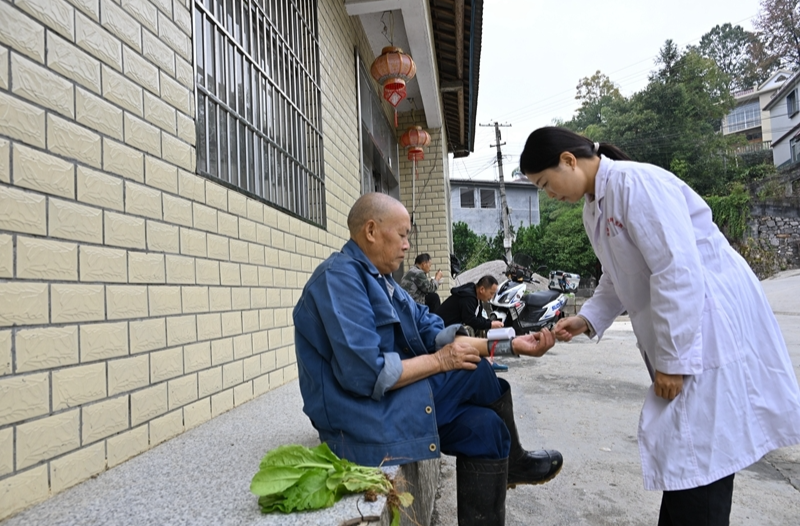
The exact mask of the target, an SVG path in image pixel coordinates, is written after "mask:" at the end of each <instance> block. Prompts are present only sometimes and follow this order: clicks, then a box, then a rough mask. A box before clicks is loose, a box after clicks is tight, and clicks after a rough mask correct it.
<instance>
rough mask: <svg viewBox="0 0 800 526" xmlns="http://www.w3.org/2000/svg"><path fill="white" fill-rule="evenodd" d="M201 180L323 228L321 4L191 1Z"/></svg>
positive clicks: (310, 0) (263, 0)
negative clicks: (214, 180) (215, 181)
mask: <svg viewBox="0 0 800 526" xmlns="http://www.w3.org/2000/svg"><path fill="white" fill-rule="evenodd" d="M194 23H195V39H194V41H195V58H196V63H197V67H196V84H197V171H198V173H200V174H201V175H205V176H208V177H214V178H217V179H219V180H221V181H223V182H224V183H227V184H229V185H232V186H234V187H237V188H239V189H241V190H243V191H244V192H246V193H248V194H251V195H254V196H257V197H259V198H261V199H264V200H266V201H267V202H268V203H270V204H272V205H274V206H276V207H278V208H281V209H283V210H285V211H287V212H290V213H292V214H295V215H297V216H300V217H302V218H305V219H308V220H309V221H311V222H313V223H316V224H318V225H321V226H324V225H325V181H324V177H323V164H322V129H321V124H322V116H321V110H320V101H321V93H320V84H319V36H318V20H317V0H195V17H194Z"/></svg>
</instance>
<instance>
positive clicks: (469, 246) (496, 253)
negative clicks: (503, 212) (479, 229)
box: [453, 221, 505, 272]
mask: <svg viewBox="0 0 800 526" xmlns="http://www.w3.org/2000/svg"><path fill="white" fill-rule="evenodd" d="M453 253H454V254H455V255H456V257H457V258H458V259H459V261H460V262H461V271H462V272H463V271H465V270H469V269H471V268H475V267H477V266H478V265H480V264H482V263H486V262H487V261H494V260H496V259H502V257H503V254H504V253H505V250H503V233H502V232H499V233H498V234H497V235H496V236H494V237H493V238H491V239H489V238H488V237H487V236H485V235H480V236H479V235H478V234H476V233H475V232H473V231H472V230H471V229H470V228H469V225H467V224H466V223H464V222H463V221H456V222H455V223H453Z"/></svg>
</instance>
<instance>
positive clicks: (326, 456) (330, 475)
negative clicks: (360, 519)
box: [250, 444, 414, 526]
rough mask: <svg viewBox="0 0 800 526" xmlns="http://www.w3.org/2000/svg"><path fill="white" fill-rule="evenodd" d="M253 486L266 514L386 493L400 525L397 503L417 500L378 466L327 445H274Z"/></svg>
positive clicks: (317, 507)
mask: <svg viewBox="0 0 800 526" xmlns="http://www.w3.org/2000/svg"><path fill="white" fill-rule="evenodd" d="M250 491H251V492H252V493H254V494H255V495H257V496H258V497H259V499H258V504H259V506H260V507H261V512H262V513H270V512H273V511H281V512H283V513H290V512H292V511H302V510H317V509H321V508H328V507H330V506H333V504H334V503H335V502H336V501H338V500H339V499H341V498H342V496H344V495H346V494H349V493H362V492H366V493H367V495H368V498H369V495H370V494H372V495H373V496H374V495H375V494H382V495H386V496H387V501H388V502H389V505H390V506H391V507H392V525H393V526H394V525H399V524H400V509H399V507H400V506H403V507H408V506H410V505H411V504H412V502H413V501H414V497H413V496H412V495H411V494H410V493H398V492H397V491H396V490H395V489H394V485H393V483H392V481H391V480H390V479H389V478H388V477H387V476H386V474H385V473H384V472H383V471H382V470H381V469H380V468H373V467H366V466H360V465H358V464H354V463H353V462H350V461H348V460H344V459H340V458H339V457H337V456H336V455H335V454H334V453H333V451H331V450H330V448H329V447H328V445H327V444H320V445H319V446H317V447H315V448H307V447H304V446H300V445H296V444H292V445H287V446H280V447H278V448H276V449H273V450H272V451H270V452H269V453H267V454H266V455H265V456H264V458H263V459H261V464H260V466H259V470H258V473H256V474H255V475H254V476H253V480H252V482H251V483H250ZM373 500H374V499H373Z"/></svg>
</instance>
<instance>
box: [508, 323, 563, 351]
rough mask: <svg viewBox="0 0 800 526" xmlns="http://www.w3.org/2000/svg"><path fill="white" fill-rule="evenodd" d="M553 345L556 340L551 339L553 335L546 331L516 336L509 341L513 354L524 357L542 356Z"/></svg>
mask: <svg viewBox="0 0 800 526" xmlns="http://www.w3.org/2000/svg"><path fill="white" fill-rule="evenodd" d="M555 344H556V340H555V338H554V337H553V333H552V332H550V331H549V330H548V329H542V330H541V331H540V332H534V333H533V334H526V335H525V336H517V337H516V338H514V339H513V340H511V345H512V347H513V349H514V352H515V353H516V354H524V355H526V356H543V355H544V353H546V352H547V351H549V350H550V348H552V347H553V345H555Z"/></svg>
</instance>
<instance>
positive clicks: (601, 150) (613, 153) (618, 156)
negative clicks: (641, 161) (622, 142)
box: [597, 142, 633, 161]
mask: <svg viewBox="0 0 800 526" xmlns="http://www.w3.org/2000/svg"><path fill="white" fill-rule="evenodd" d="M597 155H598V156H599V155H605V156H606V157H608V158H609V159H613V160H614V161H632V160H633V159H631V158H630V157H628V156H627V155H626V154H625V152H623V151H622V150H620V149H619V148H617V147H616V146H614V145H613V144H609V143H607V142H601V143H600V144H599V147H598V148H597Z"/></svg>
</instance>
